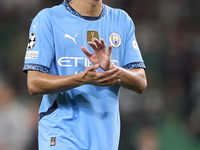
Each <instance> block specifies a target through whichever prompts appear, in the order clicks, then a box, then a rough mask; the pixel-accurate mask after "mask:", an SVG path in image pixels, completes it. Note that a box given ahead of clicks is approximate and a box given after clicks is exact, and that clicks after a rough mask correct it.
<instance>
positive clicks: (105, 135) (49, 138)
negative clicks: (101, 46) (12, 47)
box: [23, 1, 145, 150]
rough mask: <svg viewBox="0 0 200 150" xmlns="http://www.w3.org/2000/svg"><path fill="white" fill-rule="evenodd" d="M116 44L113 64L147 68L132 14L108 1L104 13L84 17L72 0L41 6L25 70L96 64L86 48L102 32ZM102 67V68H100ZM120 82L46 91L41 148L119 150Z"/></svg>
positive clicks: (62, 71) (69, 71)
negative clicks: (101, 85) (87, 54)
mask: <svg viewBox="0 0 200 150" xmlns="http://www.w3.org/2000/svg"><path fill="white" fill-rule="evenodd" d="M97 33H98V36H99V38H103V39H104V40H105V42H106V44H107V46H108V45H109V44H111V45H112V47H113V50H112V54H111V60H112V63H113V64H115V65H117V66H120V67H124V68H126V69H133V68H145V65H144V62H143V59H142V56H141V53H140V50H139V47H138V44H137V41H136V38H135V27H134V24H133V21H132V20H131V18H130V17H129V16H128V15H127V14H126V13H125V12H124V11H122V10H120V9H113V8H110V7H108V6H106V5H103V10H102V13H101V14H100V16H99V17H87V16H81V15H80V14H79V13H78V12H76V11H75V10H74V9H73V8H72V7H71V6H70V5H69V4H68V3H67V2H65V1H64V2H63V4H61V5H59V6H55V7H53V8H49V9H44V10H42V11H41V12H40V13H39V14H38V15H37V16H36V17H35V18H34V20H33V21H32V24H31V27H30V37H29V42H28V46H27V51H26V56H25V63H24V68H23V70H24V71H25V72H26V71H27V70H35V71H41V72H43V73H48V74H53V75H60V76H63V75H73V74H77V73H80V72H83V71H84V70H85V69H86V67H88V66H89V65H92V64H91V62H90V61H89V60H88V59H87V57H86V55H85V54H84V53H83V52H82V50H81V46H86V47H87V48H88V50H89V51H90V52H91V53H93V49H92V48H91V47H90V46H89V45H88V44H87V39H90V38H91V40H92V38H93V37H94V36H95V34H96V35H97ZM98 71H103V70H101V69H98ZM119 88H120V86H119V85H115V86H110V87H100V86H93V85H83V86H80V87H77V88H74V89H72V90H68V91H66V92H62V93H57V94H47V95H43V99H42V103H41V106H40V109H39V115H40V118H39V149H40V150H117V149H118V144H119V136H120V117H119V103H118V91H119Z"/></svg>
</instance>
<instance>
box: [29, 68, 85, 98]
mask: <svg viewBox="0 0 200 150" xmlns="http://www.w3.org/2000/svg"><path fill="white" fill-rule="evenodd" d="M79 78H80V74H76V75H69V76H57V75H50V74H45V73H40V72H37V71H28V78H27V83H28V89H29V93H30V94H31V95H38V94H52V93H57V92H63V91H67V90H70V89H72V88H75V87H78V86H80V85H82V83H81V82H79V80H78V79H79Z"/></svg>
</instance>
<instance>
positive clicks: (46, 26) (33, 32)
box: [23, 9, 54, 73]
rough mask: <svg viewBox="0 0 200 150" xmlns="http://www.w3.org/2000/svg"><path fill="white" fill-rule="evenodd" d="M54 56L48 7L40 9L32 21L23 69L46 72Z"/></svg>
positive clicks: (25, 70)
mask: <svg viewBox="0 0 200 150" xmlns="http://www.w3.org/2000/svg"><path fill="white" fill-rule="evenodd" d="M53 58H54V40H53V33H52V26H51V19H50V17H49V14H48V9H45V10H43V11H41V12H40V13H39V14H38V15H37V16H36V17H35V18H34V19H33V21H32V24H31V27H30V31H29V41H28V45H27V50H26V54H25V61H24V68H23V71H24V72H27V70H35V71H41V72H44V73H48V72H49V70H50V67H51V64H52V61H53Z"/></svg>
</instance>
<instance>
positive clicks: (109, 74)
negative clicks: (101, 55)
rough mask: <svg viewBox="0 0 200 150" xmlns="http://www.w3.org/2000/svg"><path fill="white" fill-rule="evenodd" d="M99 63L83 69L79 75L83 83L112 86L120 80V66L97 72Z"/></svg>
mask: <svg viewBox="0 0 200 150" xmlns="http://www.w3.org/2000/svg"><path fill="white" fill-rule="evenodd" d="M98 67H99V65H92V66H89V67H87V68H86V69H85V71H84V72H83V75H82V77H81V82H83V84H92V85H97V86H113V85H115V84H118V83H119V82H121V79H120V78H121V76H122V74H123V71H122V70H121V69H120V68H117V67H116V68H113V69H111V70H108V71H104V72H98V71H97V69H98Z"/></svg>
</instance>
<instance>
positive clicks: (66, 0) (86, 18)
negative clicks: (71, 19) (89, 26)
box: [62, 0, 106, 21]
mask: <svg viewBox="0 0 200 150" xmlns="http://www.w3.org/2000/svg"><path fill="white" fill-rule="evenodd" d="M69 1H70V0H64V2H63V3H62V5H63V6H65V8H66V9H67V11H69V12H70V13H71V14H73V15H75V16H77V17H79V18H83V19H85V20H93V21H95V20H99V19H101V18H102V17H104V16H105V11H106V7H105V5H104V4H103V5H102V7H103V9H102V12H101V14H100V15H99V16H98V17H89V16H82V15H81V14H79V13H78V12H77V11H76V10H74V9H73V8H72V7H71V6H70V5H69V4H68V2H69Z"/></svg>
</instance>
